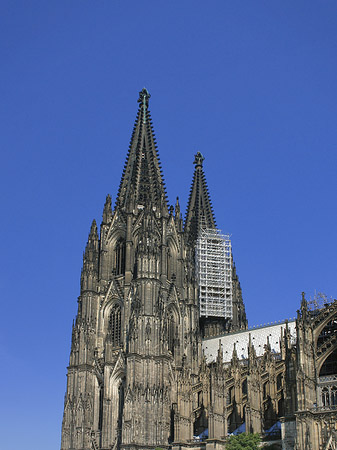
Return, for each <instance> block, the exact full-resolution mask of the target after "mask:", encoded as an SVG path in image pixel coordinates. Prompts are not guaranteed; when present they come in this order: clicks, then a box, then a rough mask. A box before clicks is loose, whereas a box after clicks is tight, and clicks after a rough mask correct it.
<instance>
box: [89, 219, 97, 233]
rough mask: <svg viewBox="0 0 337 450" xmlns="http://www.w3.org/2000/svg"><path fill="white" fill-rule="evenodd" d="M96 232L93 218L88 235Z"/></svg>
mask: <svg viewBox="0 0 337 450" xmlns="http://www.w3.org/2000/svg"><path fill="white" fill-rule="evenodd" d="M96 234H97V224H96V220H95V219H94V220H93V221H92V224H91V228H90V235H91V236H93V235H96Z"/></svg>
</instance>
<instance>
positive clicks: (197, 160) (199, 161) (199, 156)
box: [193, 152, 205, 168]
mask: <svg viewBox="0 0 337 450" xmlns="http://www.w3.org/2000/svg"><path fill="white" fill-rule="evenodd" d="M204 159H205V158H204V157H203V156H202V154H201V153H200V152H198V153H197V154H196V155H195V158H194V162H193V164H195V167H196V168H197V167H202V163H203V161H204Z"/></svg>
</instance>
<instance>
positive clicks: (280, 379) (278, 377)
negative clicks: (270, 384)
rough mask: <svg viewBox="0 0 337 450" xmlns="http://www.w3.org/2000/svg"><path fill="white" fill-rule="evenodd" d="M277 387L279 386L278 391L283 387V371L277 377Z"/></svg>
mask: <svg viewBox="0 0 337 450" xmlns="http://www.w3.org/2000/svg"><path fill="white" fill-rule="evenodd" d="M276 387H277V390H278V391H279V390H280V389H281V388H282V374H281V373H279V374H278V375H277V378H276Z"/></svg>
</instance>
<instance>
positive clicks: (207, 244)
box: [196, 228, 233, 318]
mask: <svg viewBox="0 0 337 450" xmlns="http://www.w3.org/2000/svg"><path fill="white" fill-rule="evenodd" d="M196 263H197V274H198V284H199V303H200V316H203V317H208V316H216V317H226V318H232V316H233V312H232V299H233V288H232V244H231V240H230V236H229V235H228V234H221V231H220V230H216V229H212V228H208V229H204V230H201V231H200V234H199V238H198V241H197V248H196Z"/></svg>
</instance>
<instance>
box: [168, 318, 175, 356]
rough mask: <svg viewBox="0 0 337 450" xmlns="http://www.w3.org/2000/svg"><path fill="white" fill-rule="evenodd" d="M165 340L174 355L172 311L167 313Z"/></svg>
mask: <svg viewBox="0 0 337 450" xmlns="http://www.w3.org/2000/svg"><path fill="white" fill-rule="evenodd" d="M167 342H168V349H169V350H170V352H171V353H172V355H174V345H175V321H174V315H173V312H172V311H169V312H168V315H167Z"/></svg>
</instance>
